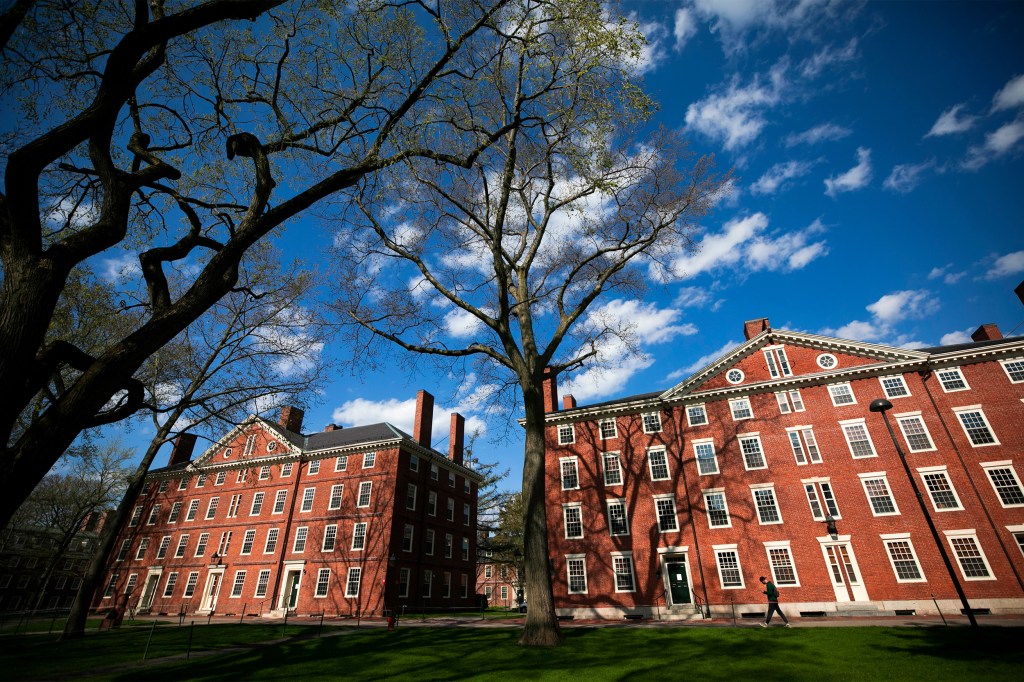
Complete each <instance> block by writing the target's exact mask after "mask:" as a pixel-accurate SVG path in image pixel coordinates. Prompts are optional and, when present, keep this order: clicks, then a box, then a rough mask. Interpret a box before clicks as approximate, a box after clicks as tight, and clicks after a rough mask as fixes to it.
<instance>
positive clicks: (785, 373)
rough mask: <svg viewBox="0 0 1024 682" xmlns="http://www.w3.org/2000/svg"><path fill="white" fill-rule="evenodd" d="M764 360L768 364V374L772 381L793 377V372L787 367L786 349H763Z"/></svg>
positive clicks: (779, 347) (776, 347) (775, 347)
mask: <svg viewBox="0 0 1024 682" xmlns="http://www.w3.org/2000/svg"><path fill="white" fill-rule="evenodd" d="M764 359H765V361H766V362H767V363H768V373H769V374H771V375H772V378H773V379H778V378H779V377H789V376H793V370H792V369H790V367H789V359H788V358H786V349H785V348H783V347H782V346H774V347H772V348H765V350H764Z"/></svg>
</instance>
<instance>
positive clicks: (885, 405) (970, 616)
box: [868, 398, 978, 628]
mask: <svg viewBox="0 0 1024 682" xmlns="http://www.w3.org/2000/svg"><path fill="white" fill-rule="evenodd" d="M868 409H869V410H871V411H872V412H880V413H881V414H882V420H883V421H884V422H885V428H886V429H888V431H889V437H890V438H892V444H893V445H894V446H896V454H898V455H899V456H900V462H902V463H903V471H904V472H906V474H907V480H908V481H910V487H911V488H913V489H914V495H916V496H917V504H918V505H919V506H920V507H921V513H922V514H924V520H925V521H927V522H928V528H929V529H930V530H931V532H932V538H933V539H934V540H935V546H936V547H937V548H938V550H939V554H940V555H941V556H942V563H944V564H945V565H946V571H948V572H949V579H950V580H952V581H953V588H954V589H955V590H956V593H957V596H959V597H960V603H961V604H963V607H964V613H966V614H967V620H969V621H970V622H971V627H975V628H976V627H978V621H977V620H976V619H975V618H974V612H973V611H972V610H971V605H970V604H969V603H968V601H967V595H966V594H964V588H963V587H962V586H961V585H960V579H959V578H957V576H956V570H955V569H954V568H953V562H951V561H950V560H949V554H948V553H947V552H946V548H945V546H944V545H943V544H942V539H941V538H940V537H939V531H938V529H937V528H935V523H934V522H933V521H932V516H931V514H929V513H928V506H927V505H926V504H925V503H924V497H922V496H921V489H920V488H918V487H917V481H915V480H914V475H913V474H911V473H910V465H909V464H907V457H906V455H904V454H903V449H902V448H901V447H900V443H899V441H898V440H896V433H895V432H894V431H893V430H892V424H890V423H889V415H887V414H886V412H887V411H889V410H891V409H892V403H890V402H889V401H888V400H886V399H885V398H879V399H878V400H873V401H872V402H871V405H870V406H869V407H868Z"/></svg>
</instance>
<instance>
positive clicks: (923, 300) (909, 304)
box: [867, 289, 939, 324]
mask: <svg viewBox="0 0 1024 682" xmlns="http://www.w3.org/2000/svg"><path fill="white" fill-rule="evenodd" d="M867 309H868V311H870V312H871V313H872V314H874V316H875V319H876V320H879V321H881V322H883V323H885V324H893V323H895V322H900V321H902V320H905V319H907V318H912V317H913V318H920V317H925V316H926V315H931V314H932V313H934V312H935V311H937V310H938V309H939V302H938V301H937V300H935V299H934V298H932V295H931V292H929V291H925V290H923V289H919V290H906V291H894V292H893V293H891V294H886V295H885V296H882V297H881V298H880V299H878V300H877V301H875V302H874V303H872V304H871V305H869V306H867Z"/></svg>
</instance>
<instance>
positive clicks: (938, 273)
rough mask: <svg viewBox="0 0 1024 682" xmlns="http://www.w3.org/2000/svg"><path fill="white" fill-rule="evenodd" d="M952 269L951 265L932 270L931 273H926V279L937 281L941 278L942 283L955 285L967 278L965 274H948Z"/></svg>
mask: <svg viewBox="0 0 1024 682" xmlns="http://www.w3.org/2000/svg"><path fill="white" fill-rule="evenodd" d="M952 268H953V264H952V263H949V264H948V265H946V266H944V267H941V268H932V270H931V272H929V273H928V279H938V278H939V277H941V278H942V281H943V282H945V283H946V284H956V283H957V282H959V281H960V280H961V279H963V278H964V277H966V276H967V273H966V272H950V270H951V269H952Z"/></svg>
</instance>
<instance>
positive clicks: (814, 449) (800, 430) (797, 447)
mask: <svg viewBox="0 0 1024 682" xmlns="http://www.w3.org/2000/svg"><path fill="white" fill-rule="evenodd" d="M786 434H787V435H788V436H789V444H790V447H792V448H793V457H795V458H796V463H797V464H799V465H804V464H807V463H808V462H811V463H813V464H820V463H821V452H820V451H819V450H818V441H817V439H816V438H815V437H814V429H813V428H811V427H810V426H794V427H791V428H788V429H786Z"/></svg>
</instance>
